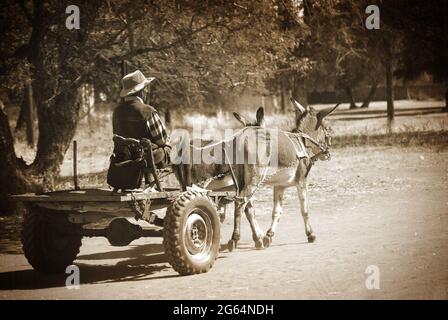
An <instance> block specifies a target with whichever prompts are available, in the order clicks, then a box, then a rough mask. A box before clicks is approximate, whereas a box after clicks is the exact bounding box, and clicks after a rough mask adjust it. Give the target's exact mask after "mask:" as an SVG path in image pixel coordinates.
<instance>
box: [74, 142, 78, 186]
mask: <svg viewBox="0 0 448 320" xmlns="http://www.w3.org/2000/svg"><path fill="white" fill-rule="evenodd" d="M77 149H78V142H77V141H76V140H73V183H74V185H75V190H79V185H78V150H77Z"/></svg>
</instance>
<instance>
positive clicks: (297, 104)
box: [290, 97, 306, 114]
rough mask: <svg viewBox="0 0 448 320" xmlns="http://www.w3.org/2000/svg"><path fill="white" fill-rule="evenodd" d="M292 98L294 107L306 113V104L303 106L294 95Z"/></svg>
mask: <svg viewBox="0 0 448 320" xmlns="http://www.w3.org/2000/svg"><path fill="white" fill-rule="evenodd" d="M290 100H291V102H292V105H293V106H294V108H295V109H296V110H297V111H298V112H299V113H301V114H302V113H305V112H306V108H305V107H304V106H302V105H301V104H300V103H298V102H297V101H296V100H295V99H294V98H293V97H290Z"/></svg>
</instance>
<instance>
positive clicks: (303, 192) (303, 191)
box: [297, 179, 316, 242]
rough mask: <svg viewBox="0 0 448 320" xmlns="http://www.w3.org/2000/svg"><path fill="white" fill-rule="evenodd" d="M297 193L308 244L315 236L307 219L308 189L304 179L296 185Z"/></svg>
mask: <svg viewBox="0 0 448 320" xmlns="http://www.w3.org/2000/svg"><path fill="white" fill-rule="evenodd" d="M297 191H298V193H299V201H300V209H301V211H302V217H303V222H304V224H305V234H306V236H307V238H308V242H314V240H316V236H315V235H314V234H313V229H312V228H311V225H310V222H309V217H308V213H309V212H308V188H307V183H306V180H305V179H301V180H300V181H299V183H298V184H297Z"/></svg>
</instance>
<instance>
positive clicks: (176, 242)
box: [163, 191, 221, 275]
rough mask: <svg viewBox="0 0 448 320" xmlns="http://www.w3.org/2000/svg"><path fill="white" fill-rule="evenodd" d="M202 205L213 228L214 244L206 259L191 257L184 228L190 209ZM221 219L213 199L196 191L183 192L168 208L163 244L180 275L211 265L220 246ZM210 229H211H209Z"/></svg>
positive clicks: (196, 272)
mask: <svg viewBox="0 0 448 320" xmlns="http://www.w3.org/2000/svg"><path fill="white" fill-rule="evenodd" d="M195 209H200V210H201V211H202V213H203V214H206V215H207V216H208V217H209V218H210V223H211V227H212V228H213V235H212V244H211V246H210V250H209V252H208V254H207V256H206V259H204V260H202V261H197V260H194V259H193V258H192V256H191V255H190V253H189V252H188V249H187V247H186V245H185V239H184V236H183V230H184V227H185V224H186V221H187V218H188V216H189V215H190V213H192V212H194V211H195ZM220 228H221V225H220V220H219V214H218V212H217V210H216V206H215V204H214V203H213V201H212V200H211V199H210V198H209V197H208V196H207V195H205V194H203V193H200V192H196V191H185V192H183V193H182V194H181V195H180V196H179V197H178V198H177V199H176V200H175V201H174V202H173V203H172V204H171V205H170V207H169V208H168V209H167V212H166V216H165V221H164V227H163V245H164V247H165V254H166V255H167V258H168V262H169V263H170V264H171V266H172V267H173V269H174V270H176V271H177V272H178V273H179V274H181V275H192V274H198V273H204V272H207V271H209V270H210V268H212V266H213V264H214V262H215V260H216V258H217V257H218V254H219V248H220V239H221V235H220ZM208 232H210V230H208Z"/></svg>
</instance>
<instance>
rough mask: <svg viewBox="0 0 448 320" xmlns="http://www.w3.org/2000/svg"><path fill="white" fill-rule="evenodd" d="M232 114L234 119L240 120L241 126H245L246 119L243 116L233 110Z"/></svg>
mask: <svg viewBox="0 0 448 320" xmlns="http://www.w3.org/2000/svg"><path fill="white" fill-rule="evenodd" d="M233 116H234V117H235V118H236V120H238V121H239V122H241V123H242V124H243V126H246V125H247V124H248V121H247V120H246V119H245V118H244V117H243V116H241V115H240V114H239V113H237V112H234V113H233Z"/></svg>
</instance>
